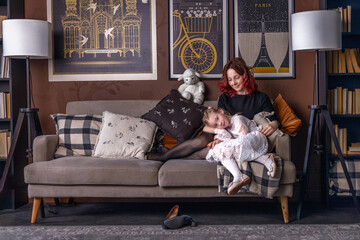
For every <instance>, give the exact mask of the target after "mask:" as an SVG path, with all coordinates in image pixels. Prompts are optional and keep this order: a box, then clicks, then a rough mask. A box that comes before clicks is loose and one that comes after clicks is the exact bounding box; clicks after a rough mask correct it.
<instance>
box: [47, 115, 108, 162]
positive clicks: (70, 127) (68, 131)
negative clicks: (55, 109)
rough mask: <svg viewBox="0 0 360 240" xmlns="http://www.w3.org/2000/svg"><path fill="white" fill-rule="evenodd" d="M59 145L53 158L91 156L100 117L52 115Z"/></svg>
mask: <svg viewBox="0 0 360 240" xmlns="http://www.w3.org/2000/svg"><path fill="white" fill-rule="evenodd" d="M50 116H51V117H52V119H53V120H54V123H55V127H56V134H57V135H58V136H59V145H58V148H57V150H56V152H55V154H54V157H55V158H59V157H64V156H91V155H92V153H93V150H94V146H95V143H96V138H97V135H98V133H99V131H100V126H101V122H102V116H101V115H85V114H84V115H67V114H52V115H50Z"/></svg>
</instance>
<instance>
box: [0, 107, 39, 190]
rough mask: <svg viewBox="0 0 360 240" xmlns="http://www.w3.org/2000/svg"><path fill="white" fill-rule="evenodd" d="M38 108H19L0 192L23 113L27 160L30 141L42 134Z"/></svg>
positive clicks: (30, 151) (18, 133)
mask: <svg viewBox="0 0 360 240" xmlns="http://www.w3.org/2000/svg"><path fill="white" fill-rule="evenodd" d="M38 111H39V109H38V108H20V110H19V115H18V118H17V121H16V125H15V130H14V133H13V136H12V138H11V146H10V150H9V155H8V157H7V159H6V163H5V168H4V172H3V175H2V177H1V181H0V194H1V193H2V191H3V189H4V185H5V181H6V178H7V175H8V173H9V170H10V165H11V161H12V160H13V157H14V153H15V148H16V145H17V142H18V139H19V135H20V130H21V127H22V125H23V122H24V118H25V115H26V117H27V120H28V149H27V150H26V152H27V158H28V160H29V161H31V160H32V143H33V141H34V138H35V137H36V136H38V135H42V130H41V125H40V121H39V116H38Z"/></svg>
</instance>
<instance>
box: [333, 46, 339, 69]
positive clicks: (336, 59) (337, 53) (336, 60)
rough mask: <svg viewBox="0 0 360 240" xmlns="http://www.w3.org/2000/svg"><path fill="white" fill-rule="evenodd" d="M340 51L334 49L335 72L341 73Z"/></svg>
mask: <svg viewBox="0 0 360 240" xmlns="http://www.w3.org/2000/svg"><path fill="white" fill-rule="evenodd" d="M339 51H340V50H338V51H333V52H332V53H333V67H332V69H333V73H339Z"/></svg>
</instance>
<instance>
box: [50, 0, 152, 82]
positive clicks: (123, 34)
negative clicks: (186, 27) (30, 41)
mask: <svg viewBox="0 0 360 240" xmlns="http://www.w3.org/2000/svg"><path fill="white" fill-rule="evenodd" d="M47 1H48V2H47V8H48V9H47V10H48V21H49V22H51V23H52V27H53V35H52V41H53V58H52V59H51V60H49V81H106V80H156V79H157V74H156V72H157V69H156V68H157V65H156V59H157V57H156V52H157V51H156V26H155V17H156V15H155V9H156V1H155V0H47Z"/></svg>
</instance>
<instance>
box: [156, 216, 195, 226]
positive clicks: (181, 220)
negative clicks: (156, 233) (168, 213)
mask: <svg viewBox="0 0 360 240" xmlns="http://www.w3.org/2000/svg"><path fill="white" fill-rule="evenodd" d="M161 226H162V228H163V229H178V228H182V227H185V226H191V227H195V226H196V223H195V222H194V221H193V219H192V217H190V216H189V215H181V216H176V217H172V218H169V219H166V220H165V221H164V222H163V223H162V225H161Z"/></svg>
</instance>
